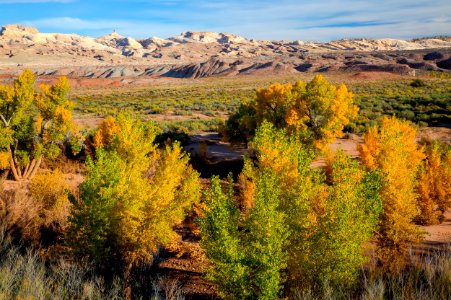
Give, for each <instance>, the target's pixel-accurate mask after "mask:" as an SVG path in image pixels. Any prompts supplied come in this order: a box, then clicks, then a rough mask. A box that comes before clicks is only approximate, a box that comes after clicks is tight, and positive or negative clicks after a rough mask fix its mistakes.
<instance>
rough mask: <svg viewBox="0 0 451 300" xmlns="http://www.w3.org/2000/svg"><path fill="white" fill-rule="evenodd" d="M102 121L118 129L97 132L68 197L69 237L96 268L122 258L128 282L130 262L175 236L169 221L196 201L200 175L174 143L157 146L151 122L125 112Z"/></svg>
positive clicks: (175, 220) (150, 256)
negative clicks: (76, 188)
mask: <svg viewBox="0 0 451 300" xmlns="http://www.w3.org/2000/svg"><path fill="white" fill-rule="evenodd" d="M104 123H108V124H110V125H111V126H113V127H114V128H116V129H117V130H114V131H111V130H110V131H109V132H108V133H105V132H103V133H101V134H99V133H98V132H101V131H103V130H104V129H105V128H106V127H105V125H104V124H101V125H99V128H98V131H97V133H96V134H95V136H102V138H99V139H98V145H99V147H98V148H97V149H96V154H95V159H88V161H87V175H86V181H85V182H84V183H82V185H81V188H80V190H81V191H80V196H79V198H78V199H75V198H73V200H72V201H73V205H74V209H73V215H72V217H71V220H70V221H71V228H70V236H71V237H72V238H71V240H72V246H73V248H74V249H75V251H76V252H77V253H79V254H81V255H87V256H89V257H91V258H92V259H93V260H94V262H95V263H96V265H97V266H98V267H99V268H101V269H104V270H105V269H108V268H109V267H110V264H111V265H114V264H112V263H120V265H122V266H123V270H124V272H125V273H124V274H125V279H126V281H127V282H129V280H130V278H129V276H130V271H131V269H132V267H133V266H136V265H137V264H139V263H140V262H152V259H153V254H154V253H156V252H157V250H158V247H159V246H161V245H167V244H168V243H170V242H172V241H173V240H174V239H175V238H176V233H175V232H174V230H173V226H174V225H176V224H177V223H179V222H181V221H182V220H183V218H184V216H185V214H186V212H187V210H188V209H189V208H191V206H192V205H193V204H194V203H196V202H197V201H199V198H200V185H199V182H198V176H199V175H198V173H197V172H195V171H194V170H193V169H192V168H191V166H190V165H189V164H188V160H189V157H188V156H187V155H186V154H184V152H183V150H182V148H181V147H180V145H179V144H178V143H174V144H173V145H172V146H166V147H165V148H164V149H162V150H160V149H157V147H156V145H155V144H154V139H155V136H156V134H157V132H158V130H157V128H156V127H155V126H153V125H151V124H149V123H143V122H141V121H139V120H135V119H133V118H131V117H129V116H124V115H119V116H117V117H116V118H108V119H106V120H105V121H104ZM100 140H101V141H100Z"/></svg>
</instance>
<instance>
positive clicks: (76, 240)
mask: <svg viewBox="0 0 451 300" xmlns="http://www.w3.org/2000/svg"><path fill="white" fill-rule="evenodd" d="M291 79H292V78H288V79H283V80H281V81H282V83H277V82H267V81H265V80H262V81H253V83H252V84H253V85H256V86H258V87H259V88H258V89H256V90H255V91H254V87H251V86H250V85H249V84H248V83H246V82H245V83H244V84H242V85H241V86H240V85H238V86H237V87H236V88H235V89H232V87H231V86H227V84H225V85H224V86H223V87H225V88H224V89H222V90H221V89H220V88H218V87H216V88H214V87H213V86H212V85H210V83H207V84H205V85H202V86H197V87H198V89H197V90H196V89H193V88H192V87H188V86H182V87H178V88H174V89H167V90H164V89H163V90H157V89H155V90H150V91H145V90H143V91H135V92H127V93H123V92H121V93H119V92H118V93H117V94H98V95H97V96H95V97H94V96H93V97H91V96H90V95H89V93H88V94H86V91H85V92H83V93H85V94H83V93H82V95H79V96H75V95H74V94H73V93H74V92H73V91H72V92H70V91H69V84H68V80H67V79H66V78H64V77H62V78H60V79H59V80H58V81H57V82H56V83H54V84H53V85H41V86H40V87H39V88H36V87H35V78H34V75H33V73H31V72H29V71H25V72H24V73H23V74H21V75H20V76H19V77H18V78H17V79H16V80H15V81H14V83H13V85H2V86H0V116H1V119H2V122H1V123H0V133H1V137H0V169H1V171H0V172H1V173H0V175H1V181H0V229H1V231H0V254H1V255H0V298H5V299H13V298H19V299H21V298H33V299H49V298H50V299H52V298H55V299H56V298H62V299H66V298H67V299H120V298H128V299H140V298H146V299H147V298H150V299H164V298H166V299H181V298H183V297H185V296H186V297H187V298H196V296H199V294H190V293H188V292H186V291H185V292H182V291H181V290H180V286H179V284H178V283H177V282H176V281H170V280H165V279H164V278H161V277H158V275H159V273H158V272H157V269H158V266H159V264H162V263H164V260H165V257H166V256H165V255H169V254H168V253H170V255H174V256H176V257H189V258H190V259H191V260H192V261H195V262H202V263H203V269H202V270H201V271H200V273H202V276H203V278H204V279H203V280H204V281H206V282H208V284H210V286H211V289H212V291H211V292H210V293H208V294H204V295H203V297H211V298H213V297H219V298H224V299H278V298H289V299H318V298H321V299H322V298H325V299H337V298H356V299H384V298H388V299H400V298H406V299H425V298H427V299H447V298H449V297H451V289H450V286H449V280H450V272H451V265H450V261H451V257H450V255H451V251H450V249H449V245H448V246H446V245H441V247H438V248H437V249H435V250H434V251H432V250H431V249H424V248H421V244H420V243H421V241H422V239H423V238H424V232H423V231H422V229H421V227H420V226H419V225H429V224H437V223H440V222H443V221H444V214H445V213H446V212H447V211H448V210H449V209H450V208H451V201H450V199H451V187H450V184H449V182H450V180H451V155H450V153H451V152H450V148H449V145H447V144H440V143H439V142H437V141H417V140H416V136H417V127H418V125H415V124H414V123H413V122H412V121H419V119H416V116H417V110H418V111H422V113H424V114H430V115H431V116H432V115H433V114H437V115H439V114H441V115H440V116H438V117H437V118H435V117H434V118H433V119H434V120H435V121H433V122H445V123H446V122H448V121H447V118H449V115H448V112H449V105H450V103H449V99H448V98H447V97H448V96H449V93H450V91H451V90H450V89H449V81H447V80H448V79H446V78H438V79H437V78H425V79H422V80H424V82H423V81H421V82H412V81H411V80H409V81H407V80H405V79H402V80H399V81H396V82H383V83H381V82H378V83H375V84H374V85H371V86H370V87H368V86H364V85H359V84H360V83H356V82H350V83H348V84H336V83H334V82H330V81H329V80H327V79H326V78H325V77H324V76H321V75H317V76H315V77H313V78H311V79H303V80H297V81H291ZM289 80H290V82H287V81H289ZM231 82H232V83H233V81H231ZM292 82H294V83H292ZM444 82H447V83H448V85H446V84H443V83H444ZM228 84H229V83H228ZM390 87H393V88H394V89H396V91H394V90H390ZM190 89H193V90H192V91H190ZM212 89H213V90H212ZM214 89H216V90H214ZM228 89H231V90H233V92H232V93H228V92H227V91H228ZM115 93H116V92H115ZM200 95H204V96H202V97H201V96H200ZM375 95H380V96H379V98H378V97H375ZM401 95H405V98H403V97H404V96H401ZM423 96H424V101H423V100H421V101H423V102H421V101H420V100H419V99H417V98H415V97H423ZM132 98H133V99H132ZM143 98H147V100H143ZM170 98H172V99H173V100H168V99H170ZM69 99H73V103H72V102H71V101H70V100H69ZM378 99H379V100H378ZM381 99H382V100H381ZM393 99H398V100H399V101H396V104H395V102H394V101H393ZM408 99H410V100H408ZM407 101H411V102H409V103H410V104H409V105H410V106H409V107H410V108H412V109H413V113H414V116H413V117H412V118H408V117H406V116H404V117H403V115H402V114H401V112H402V111H403V110H401V109H404V110H405V109H408V107H407V106H395V105H401V104H402V103H404V104H405V105H407V104H406V103H407ZM118 103H120V105H116V104H118ZM375 103H386V104H387V103H391V104H390V105H393V106H392V108H393V109H394V111H391V110H389V109H388V108H387V109H388V110H386V111H385V110H383V111H380V112H379V113H377V114H374V115H371V114H368V110H372V109H375V107H378V106H377V105H373V104H375ZM418 103H419V104H418ZM370 104H371V105H370ZM365 105H367V106H365ZM378 105H379V104H378ZM381 105H382V104H381ZM384 105H385V104H384ZM387 105H388V104H387ZM113 108H114V109H113ZM125 108H127V109H125ZM130 108H131V109H130ZM174 110H179V111H178V112H177V113H176V114H181V115H183V114H189V113H192V112H193V111H196V112H201V113H202V114H203V115H209V114H210V115H211V118H207V119H204V120H203V121H206V120H207V121H212V120H214V119H215V118H216V117H218V119H217V120H218V121H217V124H216V125H215V126H214V129H215V130H219V131H220V132H221V133H222V135H223V138H224V139H226V140H228V141H230V142H234V143H241V144H244V145H246V147H247V150H248V151H247V154H246V156H245V157H244V167H243V169H242V170H240V172H239V173H238V174H230V176H229V177H228V178H220V177H218V176H214V177H212V178H200V175H199V173H198V172H197V171H196V170H194V169H193V167H192V166H191V165H190V156H189V154H188V153H186V151H185V148H183V146H182V145H181V142H183V141H184V140H185V139H189V134H190V133H192V132H193V131H196V130H210V129H213V126H212V127H211V128H209V127H208V126H207V127H200V128H197V129H196V128H190V127H189V126H184V125H183V124H179V123H175V124H174V123H172V124H171V123H169V124H168V122H166V121H164V120H163V122H160V123H159V122H158V120H155V119H154V120H152V118H149V116H152V115H155V114H161V113H163V112H164V111H172V112H173V111H174ZM393 112H394V113H393ZM83 113H86V114H88V116H91V117H92V114H95V115H100V116H102V117H105V118H103V119H102V120H101V121H100V123H99V124H97V125H96V126H95V127H94V128H85V129H84V130H80V129H79V128H78V127H77V126H76V125H75V124H74V121H73V114H75V115H79V114H83ZM386 115H389V116H386ZM219 116H220V117H219ZM221 118H222V119H224V118H227V119H225V120H224V121H222V119H221ZM431 118H432V117H431ZM184 121H187V120H186V119H185V120H184ZM218 125H219V126H218ZM420 125H424V124H420ZM346 130H347V131H348V132H349V131H352V132H360V133H362V135H363V142H362V144H361V145H360V146H359V148H358V151H359V157H360V158H359V160H356V159H353V158H351V157H350V156H349V155H347V154H346V153H345V152H343V151H335V152H333V151H331V149H330V147H329V145H330V143H331V142H333V141H334V140H335V139H336V138H339V137H342V135H343V134H344V131H346ZM205 147H206V146H205ZM199 148H201V146H199ZM200 151H203V150H202V149H200ZM320 157H322V158H323V159H324V160H325V165H324V167H316V166H314V164H313V162H314V161H315V160H317V159H318V158H320ZM64 170H66V171H64ZM67 170H72V172H69V171H67ZM234 178H235V179H234ZM181 228H182V229H183V230H185V231H188V232H183V230H181ZM187 237H189V239H188V238H187ZM199 297H200V296H199Z"/></svg>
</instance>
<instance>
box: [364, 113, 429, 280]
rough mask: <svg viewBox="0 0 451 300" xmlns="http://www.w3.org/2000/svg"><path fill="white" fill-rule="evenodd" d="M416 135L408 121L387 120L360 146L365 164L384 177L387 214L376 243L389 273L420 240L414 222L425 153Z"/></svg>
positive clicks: (370, 131) (369, 133)
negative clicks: (418, 178) (418, 182)
mask: <svg viewBox="0 0 451 300" xmlns="http://www.w3.org/2000/svg"><path fill="white" fill-rule="evenodd" d="M415 136H416V130H415V129H414V128H413V127H412V126H411V125H410V124H409V123H408V122H406V121H400V120H398V119H396V118H395V117H392V118H387V117H385V118H384V119H383V120H382V124H381V126H380V127H379V128H378V127H372V128H370V129H369V130H368V132H367V133H366V135H365V136H364V144H363V145H361V146H360V147H359V151H360V155H361V157H362V162H363V165H364V166H366V167H367V168H368V169H369V170H378V171H379V172H380V173H381V174H383V176H384V184H383V187H382V189H381V192H380V195H381V197H382V199H383V208H384V212H383V214H382V217H381V225H380V230H379V234H378V241H377V243H378V248H379V250H378V251H379V257H380V259H381V260H382V262H383V263H384V265H385V266H386V267H387V269H388V270H390V271H397V270H399V269H401V268H403V267H404V265H405V263H406V256H407V251H408V249H409V245H410V244H411V243H414V242H418V241H420V240H421V234H420V230H419V229H418V228H417V227H416V226H415V224H413V219H414V218H415V217H416V216H417V215H418V213H419V210H418V206H417V194H416V192H415V185H416V175H417V171H418V168H419V166H420V163H421V160H422V159H423V152H422V150H421V149H419V147H418V145H417V144H416V143H415Z"/></svg>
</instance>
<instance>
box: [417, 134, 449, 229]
mask: <svg viewBox="0 0 451 300" xmlns="http://www.w3.org/2000/svg"><path fill="white" fill-rule="evenodd" d="M425 154H426V158H425V160H424V161H423V163H422V164H421V168H420V172H419V175H418V194H419V198H418V205H419V207H420V210H421V213H420V214H419V215H418V217H417V220H418V221H419V223H421V224H423V225H431V224H436V223H439V222H441V221H443V214H444V213H445V212H446V210H447V209H448V208H450V207H451V149H450V148H449V147H448V149H446V148H444V147H441V146H440V144H439V143H438V142H435V143H432V144H430V145H427V146H426V147H425Z"/></svg>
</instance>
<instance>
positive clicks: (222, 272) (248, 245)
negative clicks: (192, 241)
mask: <svg viewBox="0 0 451 300" xmlns="http://www.w3.org/2000/svg"><path fill="white" fill-rule="evenodd" d="M275 183H276V181H275V176H274V175H273V174H271V173H267V174H265V175H263V176H261V178H260V180H259V182H258V183H257V185H256V188H257V192H256V198H255V206H254V207H253V208H252V209H250V210H249V213H248V214H246V215H240V210H239V209H238V207H237V203H236V201H235V199H234V196H233V190H232V189H231V188H230V189H229V192H228V194H227V195H224V193H223V192H222V189H221V185H220V182H219V179H218V178H213V179H212V187H211V189H210V190H208V191H207V193H206V201H207V209H206V210H205V211H204V212H203V213H204V215H203V216H202V218H201V219H200V222H199V224H200V227H201V231H202V241H201V244H202V246H203V247H204V249H205V250H206V252H207V256H208V257H209V259H210V260H211V262H212V263H213V267H212V268H211V269H210V270H209V272H208V278H209V279H210V280H211V281H212V282H214V283H216V284H217V285H218V288H219V295H220V296H221V297H224V298H232V299H277V298H278V297H279V296H280V292H281V288H282V283H283V275H282V273H281V271H282V270H283V269H284V268H285V267H286V255H287V253H286V252H285V251H284V248H285V247H284V246H285V243H286V240H287V237H288V230H287V227H286V225H285V222H284V220H285V215H284V214H283V213H282V212H280V210H279V209H278V206H279V199H280V192H281V191H280V189H278V188H277V186H276V185H275ZM229 184H230V185H231V184H232V182H231V181H230V182H229Z"/></svg>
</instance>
